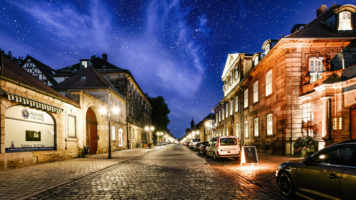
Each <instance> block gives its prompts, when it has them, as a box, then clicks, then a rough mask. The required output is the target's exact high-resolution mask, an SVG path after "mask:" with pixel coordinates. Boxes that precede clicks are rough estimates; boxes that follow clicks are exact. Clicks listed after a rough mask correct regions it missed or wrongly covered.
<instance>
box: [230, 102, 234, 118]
mask: <svg viewBox="0 0 356 200" xmlns="http://www.w3.org/2000/svg"><path fill="white" fill-rule="evenodd" d="M233 102H234V101H233V100H232V99H231V100H230V115H232V113H234V109H233V106H232V105H233Z"/></svg>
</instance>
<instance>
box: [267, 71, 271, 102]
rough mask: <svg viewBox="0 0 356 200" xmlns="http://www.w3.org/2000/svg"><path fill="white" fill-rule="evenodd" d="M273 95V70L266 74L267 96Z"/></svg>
mask: <svg viewBox="0 0 356 200" xmlns="http://www.w3.org/2000/svg"><path fill="white" fill-rule="evenodd" d="M270 94H272V70H269V71H268V72H267V73H266V96H268V95H270Z"/></svg>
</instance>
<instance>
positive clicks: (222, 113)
mask: <svg viewBox="0 0 356 200" xmlns="http://www.w3.org/2000/svg"><path fill="white" fill-rule="evenodd" d="M221 120H224V108H223V109H222V112H221Z"/></svg>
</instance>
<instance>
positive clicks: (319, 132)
mask: <svg viewBox="0 0 356 200" xmlns="http://www.w3.org/2000/svg"><path fill="white" fill-rule="evenodd" d="M355 12H356V7H355V6H354V5H343V6H339V5H333V6H332V7H330V8H329V9H328V8H327V7H326V6H325V5H323V6H321V7H320V8H319V9H318V10H317V17H316V18H315V19H314V20H313V21H312V22H310V23H309V24H298V25H296V26H294V27H293V29H292V33H291V34H290V35H288V36H286V37H283V38H281V39H280V40H278V41H277V40H266V42H265V43H264V44H263V46H262V49H263V52H262V53H255V54H241V53H236V54H229V55H228V59H227V61H226V65H225V68H224V72H223V75H222V81H224V98H223V99H222V100H221V101H220V102H219V104H218V105H217V106H216V107H215V108H214V110H215V113H216V119H217V132H218V134H219V135H238V136H239V137H240V138H241V142H242V143H243V144H245V145H255V146H257V147H258V149H259V150H260V151H265V152H275V153H283V154H293V152H294V150H293V143H294V141H295V140H296V139H297V138H299V137H305V136H311V137H313V139H314V140H315V141H317V142H318V144H319V148H322V147H323V146H324V145H328V144H331V143H335V142H341V141H343V140H347V139H356V128H355V127H356V123H355V122H356V111H354V110H355V109H354V108H355V103H356V100H355V96H356V90H355V88H356V85H355V81H356V78H355V76H356V65H355V64H356V48H355V44H354V42H355V33H356V30H355V27H356V13H355Z"/></svg>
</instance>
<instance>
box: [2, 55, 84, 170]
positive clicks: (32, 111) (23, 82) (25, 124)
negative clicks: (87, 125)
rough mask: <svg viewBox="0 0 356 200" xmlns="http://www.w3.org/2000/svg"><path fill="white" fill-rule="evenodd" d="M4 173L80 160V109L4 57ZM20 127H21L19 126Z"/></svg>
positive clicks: (81, 141) (73, 102)
mask: <svg viewBox="0 0 356 200" xmlns="http://www.w3.org/2000/svg"><path fill="white" fill-rule="evenodd" d="M0 94H1V96H0V101H1V107H0V113H1V137H0V169H6V168H13V167H21V166H25V165H32V164H35V163H41V162H48V161H55V160H62V159H67V158H72V157H77V156H78V155H79V153H80V151H81V149H82V148H83V142H84V141H83V137H84V135H83V134H82V133H83V127H81V126H78V125H77V122H78V121H82V120H83V118H82V115H81V110H80V106H79V104H78V103H77V102H75V101H72V100H70V99H68V98H66V97H64V96H63V95H61V94H60V93H58V92H57V91H55V90H53V89H52V88H50V87H48V86H46V85H44V84H43V83H42V82H41V81H39V80H38V79H36V78H34V77H32V76H31V75H30V74H28V73H27V72H26V71H25V70H23V69H22V68H21V66H20V65H18V64H17V63H15V62H14V61H13V60H12V59H11V58H10V57H9V56H7V55H3V54H2V53H1V55H0ZM19 124H20V125H19Z"/></svg>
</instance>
